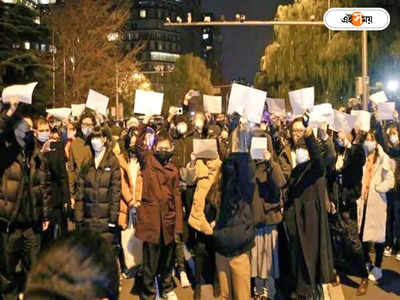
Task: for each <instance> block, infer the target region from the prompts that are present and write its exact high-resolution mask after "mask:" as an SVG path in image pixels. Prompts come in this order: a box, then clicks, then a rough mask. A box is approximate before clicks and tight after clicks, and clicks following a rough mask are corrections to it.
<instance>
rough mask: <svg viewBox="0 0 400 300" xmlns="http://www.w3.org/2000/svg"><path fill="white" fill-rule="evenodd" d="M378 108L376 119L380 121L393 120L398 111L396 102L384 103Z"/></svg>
mask: <svg viewBox="0 0 400 300" xmlns="http://www.w3.org/2000/svg"><path fill="white" fill-rule="evenodd" d="M377 107H378V109H377V113H376V119H377V120H378V121H384V120H393V118H394V112H395V110H396V107H395V103H394V102H382V103H379V104H378V105H377Z"/></svg>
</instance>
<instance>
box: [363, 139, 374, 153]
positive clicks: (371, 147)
mask: <svg viewBox="0 0 400 300" xmlns="http://www.w3.org/2000/svg"><path fill="white" fill-rule="evenodd" d="M364 148H365V150H366V151H367V152H368V153H371V152H374V151H375V149H376V143H375V142H371V141H365V142H364Z"/></svg>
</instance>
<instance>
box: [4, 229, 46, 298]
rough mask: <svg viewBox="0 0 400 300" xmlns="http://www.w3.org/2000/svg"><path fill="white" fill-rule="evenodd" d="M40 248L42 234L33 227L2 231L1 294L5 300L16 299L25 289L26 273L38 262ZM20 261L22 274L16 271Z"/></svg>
mask: <svg viewBox="0 0 400 300" xmlns="http://www.w3.org/2000/svg"><path fill="white" fill-rule="evenodd" d="M39 250H40V234H39V233H36V232H35V231H34V230H33V228H32V227H28V228H23V229H12V230H11V231H10V232H9V233H7V232H5V231H1V232H0V296H2V297H3V299H4V300H5V299H13V300H15V299H16V297H17V294H18V293H19V292H21V291H22V290H23V288H24V287H23V286H24V282H25V275H26V274H27V273H28V272H29V270H30V269H31V267H32V265H33V264H34V263H35V262H36V259H37V255H38V253H39ZM19 262H21V264H22V268H23V270H22V271H23V272H22V276H19V274H17V272H16V267H17V265H18V263H19ZM0 298H1V297H0Z"/></svg>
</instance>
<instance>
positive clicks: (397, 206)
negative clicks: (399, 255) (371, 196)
mask: <svg viewBox="0 0 400 300" xmlns="http://www.w3.org/2000/svg"><path fill="white" fill-rule="evenodd" d="M386 195H387V220H386V242H385V246H388V247H391V248H393V250H394V252H397V251H400V194H399V193H398V192H395V191H390V192H389V193H387V194H386Z"/></svg>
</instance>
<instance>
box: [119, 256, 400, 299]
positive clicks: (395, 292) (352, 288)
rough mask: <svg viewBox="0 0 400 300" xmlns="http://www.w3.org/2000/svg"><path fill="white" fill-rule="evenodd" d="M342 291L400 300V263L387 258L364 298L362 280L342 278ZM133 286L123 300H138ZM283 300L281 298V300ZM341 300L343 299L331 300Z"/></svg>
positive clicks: (188, 293) (187, 292) (181, 292)
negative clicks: (379, 279) (359, 290)
mask: <svg viewBox="0 0 400 300" xmlns="http://www.w3.org/2000/svg"><path fill="white" fill-rule="evenodd" d="M341 281H342V289H343V293H344V296H345V299H346V300H356V299H357V300H367V299H368V300H399V299H400V261H397V260H395V258H394V257H389V258H387V257H385V258H384V261H383V279H382V280H381V282H380V283H379V284H378V285H375V284H373V283H372V282H370V284H369V288H368V294H367V295H365V296H363V297H357V296H356V290H357V286H358V283H359V282H360V279H358V278H354V277H350V278H341ZM132 286H133V280H124V281H123V287H122V292H121V297H120V299H121V300H128V299H129V300H137V299H139V297H137V296H133V295H131V294H130V290H131V288H132ZM177 295H178V298H179V299H182V300H191V299H193V291H192V289H191V288H186V289H182V288H180V287H179V288H178V289H177ZM202 299H204V300H214V299H215V298H214V297H213V293H212V287H211V286H203V287H202ZM281 299H282V298H280V300H281ZM331 300H341V299H331Z"/></svg>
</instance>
